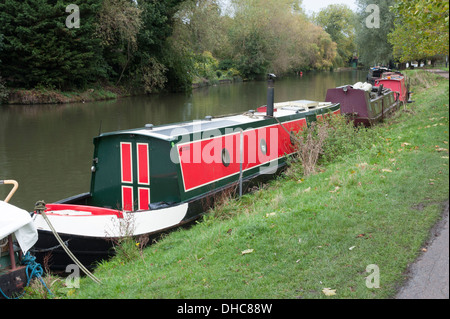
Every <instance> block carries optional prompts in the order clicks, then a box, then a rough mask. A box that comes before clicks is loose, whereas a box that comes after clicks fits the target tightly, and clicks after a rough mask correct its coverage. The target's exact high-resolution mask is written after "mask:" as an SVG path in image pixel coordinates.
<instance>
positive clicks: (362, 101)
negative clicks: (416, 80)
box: [325, 82, 400, 126]
mask: <svg viewBox="0 0 450 319" xmlns="http://www.w3.org/2000/svg"><path fill="white" fill-rule="evenodd" d="M399 96H400V95H399V94H397V93H395V92H394V91H393V90H392V89H390V88H387V87H384V85H383V84H380V85H379V86H372V85H371V84H370V83H367V82H366V83H362V82H358V83H356V84H354V85H344V86H340V87H337V88H333V89H328V90H327V95H326V98H325V101H327V102H331V103H339V104H340V105H341V112H342V114H343V115H345V116H347V117H348V118H349V119H351V120H352V121H353V122H354V124H355V125H356V126H358V125H364V126H371V125H374V124H375V123H378V122H380V121H382V120H383V119H384V118H385V117H386V116H387V115H388V114H389V113H391V112H393V111H395V110H396V109H397V108H398V107H399V104H400V100H399Z"/></svg>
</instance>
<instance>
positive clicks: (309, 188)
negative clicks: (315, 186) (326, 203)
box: [303, 187, 311, 193]
mask: <svg viewBox="0 0 450 319" xmlns="http://www.w3.org/2000/svg"><path fill="white" fill-rule="evenodd" d="M310 190H311V187H308V188H307V189H305V190H304V191H303V193H307V192H309V191H310Z"/></svg>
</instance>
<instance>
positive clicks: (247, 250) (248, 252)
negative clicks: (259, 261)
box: [241, 249, 254, 255]
mask: <svg viewBox="0 0 450 319" xmlns="http://www.w3.org/2000/svg"><path fill="white" fill-rule="evenodd" d="M253 251H254V249H246V250H243V251H242V252H241V253H242V255H246V254H251V253H252V252H253Z"/></svg>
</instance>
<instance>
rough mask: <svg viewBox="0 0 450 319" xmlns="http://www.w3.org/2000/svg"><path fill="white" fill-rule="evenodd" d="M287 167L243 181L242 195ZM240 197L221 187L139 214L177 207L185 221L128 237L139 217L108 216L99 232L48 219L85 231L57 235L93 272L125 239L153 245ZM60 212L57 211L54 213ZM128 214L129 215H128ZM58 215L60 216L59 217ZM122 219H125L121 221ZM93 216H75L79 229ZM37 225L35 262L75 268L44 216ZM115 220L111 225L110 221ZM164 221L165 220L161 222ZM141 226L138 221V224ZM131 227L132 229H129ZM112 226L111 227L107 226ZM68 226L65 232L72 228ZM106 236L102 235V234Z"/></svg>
mask: <svg viewBox="0 0 450 319" xmlns="http://www.w3.org/2000/svg"><path fill="white" fill-rule="evenodd" d="M285 167H286V165H285V162H283V163H281V164H280V165H279V166H278V167H277V168H276V170H275V171H274V172H273V174H271V175H269V174H263V175H260V174H255V175H253V176H250V177H248V178H246V179H245V180H243V183H242V193H243V194H245V193H248V192H250V191H251V190H253V189H254V188H255V187H258V186H259V185H261V184H262V183H265V182H268V181H269V180H271V179H273V177H274V176H276V175H279V174H280V173H281V172H282V171H283V170H284V169H285ZM238 193H239V185H238V184H236V183H235V184H232V185H228V186H226V187H221V188H219V189H215V190H214V191H211V192H210V193H208V194H206V195H205V196H198V197H197V198H194V199H192V200H191V201H190V202H189V203H187V204H186V205H184V206H181V205H175V206H169V207H166V208H159V209H156V210H153V211H151V210H150V211H143V212H139V213H140V214H152V213H155V212H158V213H159V216H163V215H166V214H167V213H169V214H170V210H173V209H174V208H176V207H180V208H183V209H184V210H182V211H180V214H181V215H183V218H182V219H181V220H179V221H178V222H175V223H173V222H172V223H166V225H160V226H158V228H157V229H151V230H149V229H148V230H147V231H145V230H144V231H143V230H142V228H141V230H139V229H128V231H130V232H131V233H129V234H124V233H122V234H120V233H121V232H122V231H123V229H127V228H128V226H130V225H132V224H134V223H136V221H133V220H130V219H128V218H129V217H132V216H133V215H135V214H136V212H134V213H127V212H122V211H116V213H115V214H111V215H109V216H108V217H107V218H106V219H104V223H103V225H102V223H99V225H100V226H99V228H98V230H96V231H93V230H92V229H90V230H86V229H84V228H82V227H76V226H75V227H74V225H73V222H72V221H73V220H72V221H71V220H68V219H67V216H62V215H60V216H55V214H52V213H51V212H48V213H47V214H46V215H47V217H49V220H50V222H52V221H53V222H55V221H56V222H57V219H58V218H60V219H63V220H64V223H65V224H66V225H67V226H70V228H71V229H78V230H80V229H83V231H84V232H85V233H81V232H80V231H77V232H72V233H64V228H65V227H64V226H63V225H61V224H59V225H57V229H59V231H58V235H59V236H60V237H61V239H62V241H63V242H64V244H65V245H66V246H67V247H68V248H69V250H70V251H71V252H72V253H73V255H74V256H75V257H76V258H77V259H78V260H79V261H80V262H81V263H82V264H83V265H84V266H85V267H86V268H88V269H90V270H92V269H94V268H95V267H96V266H97V265H98V263H100V262H101V261H103V260H108V259H109V258H111V257H113V256H114V255H115V253H116V251H115V249H114V247H115V245H117V243H118V242H119V241H120V240H121V239H123V238H124V237H128V238H129V239H130V240H135V241H136V242H140V241H141V239H142V236H144V237H145V238H146V240H145V242H146V243H148V244H151V243H152V242H154V241H155V240H157V239H158V238H159V237H160V236H161V235H163V234H165V233H168V232H170V231H172V230H173V229H176V228H180V227H190V226H191V225H192V224H193V223H194V222H195V221H196V220H198V219H199V218H201V216H203V215H204V214H205V213H206V212H207V211H208V210H209V209H211V208H213V207H214V205H215V204H216V203H217V202H218V201H219V202H220V200H221V199H222V197H223V196H224V194H229V195H230V196H235V195H236V194H238ZM87 200H88V196H87V194H81V195H79V196H75V197H72V198H68V199H67V200H61V201H59V202H58V203H59V204H61V205H65V207H64V208H66V209H67V208H70V207H68V206H70V205H73V206H74V207H75V206H78V205H80V204H84V203H85V202H86V201H87ZM54 206H55V205H54V204H50V205H49V207H54ZM88 209H89V208H88V206H86V207H85V210H88ZM93 209H98V207H93ZM55 212H57V211H55ZM127 214H128V215H127ZM56 215H57V214H56ZM120 216H122V217H120ZM92 217H93V216H91V215H86V216H80V215H78V216H74V218H78V219H79V220H78V221H77V222H78V223H79V224H80V225H82V224H85V225H87V224H92V220H90V218H92ZM34 219H35V224H36V225H37V228H38V234H39V239H38V241H37V243H36V244H35V246H34V247H33V248H32V249H31V252H32V253H33V255H35V256H36V261H37V262H38V263H40V264H42V265H44V266H45V268H49V269H52V270H57V271H65V270H66V269H67V266H69V265H71V264H74V261H73V260H72V259H71V258H70V257H69V256H68V255H67V253H66V252H65V251H64V249H63V248H62V247H61V245H60V243H59V242H58V241H57V239H56V237H55V235H54V234H53V232H52V231H51V229H50V228H49V227H48V225H46V223H45V222H44V220H43V218H42V216H40V215H39V214H36V215H35V216H34ZM107 219H110V220H113V222H110V221H109V220H107ZM127 219H128V220H127ZM160 219H162V218H160ZM138 222H139V221H138ZM128 223H129V225H127V224H128ZM149 224H151V223H150V222H149V221H148V220H147V221H146V222H145V221H142V225H143V226H145V225H149ZM108 225H109V226H108ZM67 226H66V229H69V227H67ZM114 226H116V229H115V230H113V229H112V227H114ZM102 232H103V234H102ZM92 233H98V235H97V236H92V235H91V236H87V235H86V234H92Z"/></svg>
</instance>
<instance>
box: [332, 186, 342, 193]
mask: <svg viewBox="0 0 450 319" xmlns="http://www.w3.org/2000/svg"><path fill="white" fill-rule="evenodd" d="M339 188H340V187H339V186H336V187H335V188H334V190H332V191H330V193H336V192H337V191H338V190H339Z"/></svg>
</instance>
